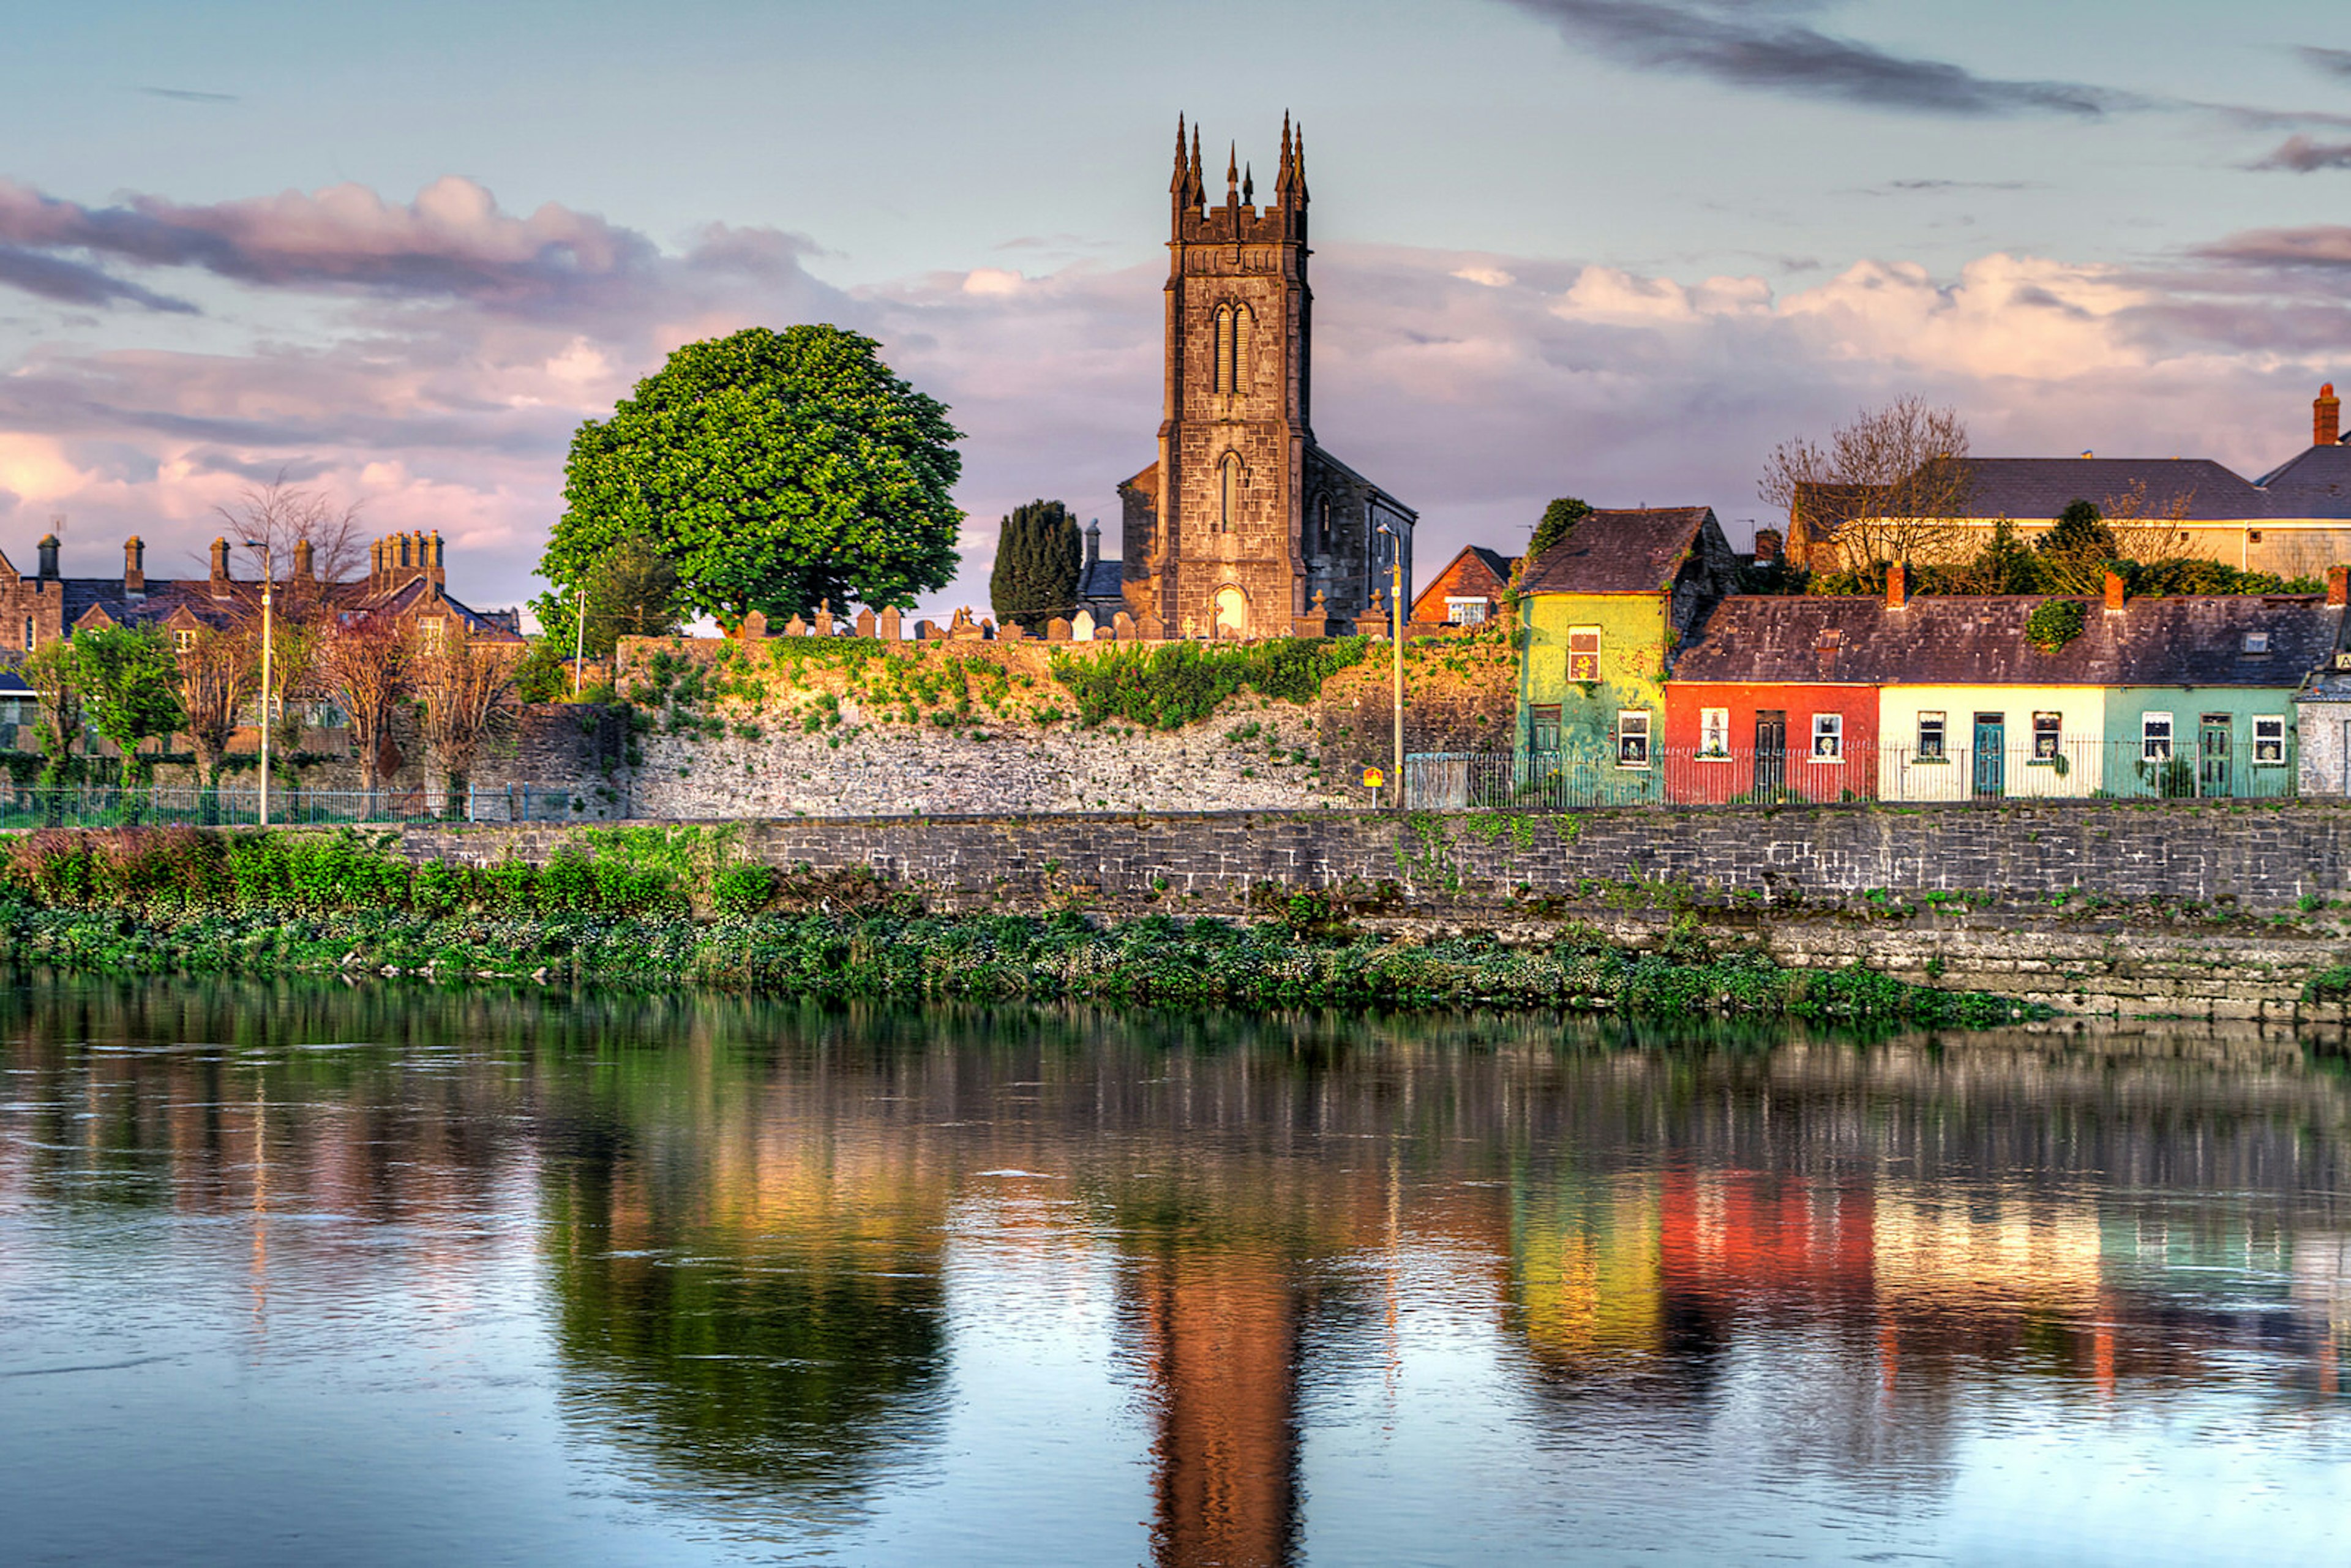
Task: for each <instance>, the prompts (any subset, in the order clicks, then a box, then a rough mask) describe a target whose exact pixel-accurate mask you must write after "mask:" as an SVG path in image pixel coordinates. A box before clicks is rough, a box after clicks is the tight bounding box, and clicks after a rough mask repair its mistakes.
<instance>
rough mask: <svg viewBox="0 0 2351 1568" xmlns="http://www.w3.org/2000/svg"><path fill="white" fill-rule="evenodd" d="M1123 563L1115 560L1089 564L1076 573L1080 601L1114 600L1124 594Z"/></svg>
mask: <svg viewBox="0 0 2351 1568" xmlns="http://www.w3.org/2000/svg"><path fill="white" fill-rule="evenodd" d="M1125 570H1126V568H1125V563H1123V562H1122V561H1115V560H1097V561H1092V562H1089V563H1088V564H1087V565H1085V566H1083V567H1081V568H1080V569H1079V571H1078V597H1079V598H1080V599H1116V598H1118V597H1120V596H1121V595H1122V594H1123V593H1124V592H1125Z"/></svg>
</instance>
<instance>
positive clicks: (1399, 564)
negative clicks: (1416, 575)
mask: <svg viewBox="0 0 2351 1568" xmlns="http://www.w3.org/2000/svg"><path fill="white" fill-rule="evenodd" d="M1379 531H1380V532H1382V533H1384V534H1385V535H1387V537H1388V643H1389V647H1390V651H1391V653H1393V655H1394V659H1395V757H1394V761H1395V803H1396V810H1404V628H1405V602H1404V536H1403V535H1402V534H1401V533H1399V532H1397V530H1396V528H1395V526H1394V525H1393V524H1391V523H1390V522H1389V521H1388V520H1387V519H1386V518H1382V519H1381V520H1380V525H1379Z"/></svg>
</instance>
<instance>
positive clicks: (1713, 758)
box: [1698, 707, 1730, 762]
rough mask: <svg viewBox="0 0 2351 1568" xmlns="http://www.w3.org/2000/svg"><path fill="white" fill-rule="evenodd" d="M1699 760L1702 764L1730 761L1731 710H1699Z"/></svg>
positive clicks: (1711, 708) (1707, 708)
mask: <svg viewBox="0 0 2351 1568" xmlns="http://www.w3.org/2000/svg"><path fill="white" fill-rule="evenodd" d="M1698 760H1699V761H1700V762H1728V761H1729V760H1730V710H1729V708H1727V707H1702V708H1700V709H1698Z"/></svg>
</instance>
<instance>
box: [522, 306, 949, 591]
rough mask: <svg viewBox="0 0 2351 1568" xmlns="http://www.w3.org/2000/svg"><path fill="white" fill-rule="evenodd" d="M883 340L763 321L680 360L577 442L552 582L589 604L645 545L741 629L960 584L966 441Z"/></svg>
mask: <svg viewBox="0 0 2351 1568" xmlns="http://www.w3.org/2000/svg"><path fill="white" fill-rule="evenodd" d="M880 347H881V345H879V344H878V343H876V342H874V341H873V340H872V339H870V338H863V337H860V336H858V335H857V334H856V333H854V332H846V331H843V330H841V329H840V328H838V327H792V328H789V329H786V330H784V331H781V332H772V331H769V330H768V329H766V328H764V327H754V328H749V329H746V330H744V331H740V332H737V333H736V334H735V335H734V336H732V337H729V338H720V339H716V340H711V341H708V342H702V343H689V344H687V345H686V346H685V347H684V348H682V349H680V350H677V351H676V352H675V353H674V354H672V355H671V356H670V357H669V362H668V363H667V364H665V365H664V366H663V367H662V368H661V369H660V370H659V371H655V372H654V373H653V375H650V376H648V377H646V378H645V379H644V380H643V381H642V382H638V383H637V387H636V391H635V392H634V393H633V394H632V396H630V397H629V398H627V399H626V400H624V401H623V402H622V403H621V404H620V405H619V406H618V407H616V408H615V409H614V410H613V411H612V416H611V418H610V419H603V420H594V419H591V420H590V421H588V422H587V423H584V424H582V425H581V426H580V431H579V434H577V435H575V436H574V437H573V438H572V442H571V458H570V462H569V465H567V466H566V468H565V470H564V486H563V498H564V503H565V505H564V512H563V517H562V518H561V519H560V520H559V521H558V522H557V524H556V525H555V531H554V534H553V537H552V538H550V539H549V542H548V547H547V553H546V555H545V557H544V558H543V559H541V561H540V563H539V573H540V575H541V576H543V577H545V578H546V579H547V580H549V582H552V583H554V584H556V585H557V587H558V589H559V595H558V597H559V599H560V600H561V601H562V602H563V603H564V604H566V605H569V604H573V603H576V601H573V600H571V599H570V598H569V596H570V595H571V594H574V593H577V592H579V591H580V590H581V589H582V588H583V587H585V586H587V584H588V583H589V580H590V575H591V573H593V571H594V570H595V569H596V568H597V567H598V565H599V564H600V563H601V562H602V561H603V560H604V559H605V558H606V557H607V556H608V555H610V554H611V552H613V551H614V550H615V549H618V548H620V546H621V545H622V541H624V540H627V539H630V538H636V539H640V540H643V541H644V542H645V543H647V544H649V545H651V546H652V547H653V549H655V550H657V551H658V552H659V553H660V554H661V555H662V556H663V557H664V559H667V560H668V561H669V562H670V563H671V564H672V565H673V566H674V568H675V569H676V571H677V603H678V606H679V607H680V608H681V609H683V610H684V611H685V612H689V613H705V614H709V615H713V616H716V617H717V618H718V619H719V620H720V621H721V622H726V623H728V624H732V623H734V622H737V621H739V620H741V619H742V617H744V616H745V615H747V614H748V613H749V612H752V611H754V610H758V611H762V612H766V614H767V615H768V618H769V619H770V620H776V621H781V620H786V619H789V617H791V616H793V615H806V614H807V613H809V612H810V611H812V610H814V609H815V608H816V605H817V602H818V601H820V600H824V601H831V604H832V607H833V608H834V609H835V610H842V609H845V608H846V607H847V606H848V605H849V603H850V602H851V601H852V600H854V601H862V602H863V603H866V604H870V605H873V606H876V607H882V606H888V605H893V604H894V605H897V606H899V607H901V608H905V607H908V606H911V605H912V604H913V603H914V598H915V596H916V595H917V594H919V593H922V592H925V591H928V590H930V589H935V588H939V587H942V586H944V585H945V584H946V581H947V580H948V579H949V578H951V577H952V576H954V575H955V570H956V548H955V543H956V529H957V528H958V527H959V526H960V525H961V523H962V521H963V514H962V513H961V512H960V511H958V510H956V506H955V503H954V501H953V499H952V498H951V497H950V494H949V492H950V491H951V490H952V489H953V487H954V486H955V482H956V478H957V477H958V476H960V475H961V473H962V471H963V460H962V458H961V457H960V456H959V455H957V454H956V449H955V443H956V440H957V439H958V438H959V436H960V434H961V433H960V432H958V431H956V429H955V427H954V426H953V425H951V424H949V423H947V417H946V416H947V410H946V404H944V403H941V402H938V401H937V400H935V399H934V398H931V397H928V396H926V395H925V394H924V393H922V392H916V391H914V388H912V387H911V386H909V385H907V384H906V382H904V381H902V380H900V379H899V378H898V377H897V376H896V375H895V374H893V373H892V371H891V370H890V367H889V366H887V365H885V364H883V362H882V358H881V355H880V354H879V352H877V350H879V348H880ZM547 608H548V609H549V610H550V611H557V607H556V606H554V605H549V606H548V607H547ZM591 608H592V607H591ZM557 612H558V613H559V611H557ZM541 620H542V623H543V624H545V625H547V626H548V627H549V631H550V632H553V629H554V625H553V621H552V619H551V618H550V617H549V615H547V614H542V617H541Z"/></svg>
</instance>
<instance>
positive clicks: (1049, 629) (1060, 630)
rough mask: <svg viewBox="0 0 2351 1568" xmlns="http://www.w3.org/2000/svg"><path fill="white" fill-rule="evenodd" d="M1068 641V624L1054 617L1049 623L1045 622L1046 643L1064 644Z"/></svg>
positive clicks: (1058, 617)
mask: <svg viewBox="0 0 2351 1568" xmlns="http://www.w3.org/2000/svg"><path fill="white" fill-rule="evenodd" d="M1069 640H1070V623H1069V622H1066V621H1064V620H1062V619H1061V617H1060V616H1058V615H1056V616H1054V617H1053V618H1052V619H1051V620H1050V621H1048V622H1045V641H1047V642H1048V643H1066V642H1068V641H1069Z"/></svg>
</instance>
